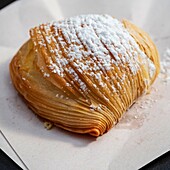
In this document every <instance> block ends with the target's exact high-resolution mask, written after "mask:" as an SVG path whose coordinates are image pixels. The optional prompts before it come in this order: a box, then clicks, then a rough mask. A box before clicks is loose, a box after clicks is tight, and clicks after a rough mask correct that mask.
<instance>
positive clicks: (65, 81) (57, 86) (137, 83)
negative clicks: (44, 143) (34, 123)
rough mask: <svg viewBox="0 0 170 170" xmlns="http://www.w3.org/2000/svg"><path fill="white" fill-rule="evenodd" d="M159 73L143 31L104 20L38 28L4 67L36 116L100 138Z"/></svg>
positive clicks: (155, 56) (154, 51)
mask: <svg viewBox="0 0 170 170" xmlns="http://www.w3.org/2000/svg"><path fill="white" fill-rule="evenodd" d="M159 70H160V63H159V55H158V51H157V49H156V47H155V45H154V43H153V42H152V40H151V39H150V37H149V36H148V34H146V33H145V32H144V31H142V30H141V29H139V28H138V27H136V26H135V25H133V24H132V23H130V22H129V21H127V20H123V21H119V20H117V19H115V18H113V17H111V16H109V15H80V16H76V17H71V18H68V19H65V20H61V21H58V22H52V23H47V24H41V25H39V26H37V27H35V28H32V29H31V30H30V39H29V40H28V41H27V42H26V43H25V44H24V45H23V46H22V47H21V48H20V50H19V51H18V52H17V54H16V55H15V56H14V57H13V59H12V61H11V63H10V75H11V79H12V82H13V84H14V86H15V88H16V90H17V91H18V92H19V93H20V94H21V96H23V98H24V99H25V102H26V103H27V105H28V106H29V108H31V109H32V110H33V111H34V112H35V113H36V114H37V115H39V116H40V117H42V118H43V119H45V120H46V121H47V122H51V123H52V124H54V125H56V126H58V127H61V128H63V129H66V130H68V131H72V132H76V133H82V134H85V133H89V134H90V135H93V136H100V135H103V134H104V133H105V132H107V131H108V130H109V129H111V128H112V127H113V126H114V125H116V124H117V123H118V122H119V120H120V119H121V117H122V115H123V114H124V113H125V112H126V110H127V109H128V108H129V107H130V106H131V105H132V104H133V103H134V102H135V101H136V100H137V99H138V97H140V96H141V95H142V94H144V93H146V92H147V90H148V89H149V87H150V86H151V84H152V83H153V82H154V80H155V78H156V77H157V75H158V73H159Z"/></svg>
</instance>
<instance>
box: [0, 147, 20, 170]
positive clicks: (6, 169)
mask: <svg viewBox="0 0 170 170" xmlns="http://www.w3.org/2000/svg"><path fill="white" fill-rule="evenodd" d="M0 170H22V169H21V168H20V167H19V166H18V165H17V164H16V163H15V162H14V161H13V160H12V159H11V158H10V157H9V156H8V155H7V154H6V153H5V152H4V151H3V150H2V149H0Z"/></svg>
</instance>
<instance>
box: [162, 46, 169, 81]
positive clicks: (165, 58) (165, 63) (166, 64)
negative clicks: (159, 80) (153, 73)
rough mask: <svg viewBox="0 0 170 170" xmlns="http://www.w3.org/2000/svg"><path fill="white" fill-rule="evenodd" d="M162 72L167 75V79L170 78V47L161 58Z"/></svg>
mask: <svg viewBox="0 0 170 170" xmlns="http://www.w3.org/2000/svg"><path fill="white" fill-rule="evenodd" d="M161 73H162V74H163V75H164V77H165V81H168V80H170V48H167V49H166V50H165V52H164V54H163V58H162V60H161Z"/></svg>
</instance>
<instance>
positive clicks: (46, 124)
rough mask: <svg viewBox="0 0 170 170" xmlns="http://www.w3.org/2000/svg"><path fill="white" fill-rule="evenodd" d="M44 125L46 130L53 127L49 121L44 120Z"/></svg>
mask: <svg viewBox="0 0 170 170" xmlns="http://www.w3.org/2000/svg"><path fill="white" fill-rule="evenodd" d="M44 127H45V128H46V129H47V130H50V129H51V128H52V127H53V123H51V122H44Z"/></svg>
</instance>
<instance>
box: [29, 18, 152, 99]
mask: <svg viewBox="0 0 170 170" xmlns="http://www.w3.org/2000/svg"><path fill="white" fill-rule="evenodd" d="M35 33H36V34H37V35H38V37H37V40H34V41H33V42H34V45H35V47H36V46H37V45H39V46H40V48H44V53H45V54H46V53H49V54H48V55H50V59H48V68H49V69H50V70H51V72H52V73H54V74H57V75H58V76H60V77H65V76H66V75H70V78H71V79H72V81H71V82H66V86H67V87H72V86H73V85H75V84H78V87H79V90H80V92H85V91H87V84H86V83H85V82H84V81H83V80H82V77H81V76H80V75H82V74H84V75H86V76H87V77H92V78H93V80H94V81H95V82H98V83H97V84H96V88H97V86H101V87H102V88H108V87H107V86H106V84H105V81H103V80H104V79H106V78H108V72H109V71H111V70H113V69H114V68H115V66H116V69H118V70H119V71H121V70H120V68H119V67H120V66H121V67H122V68H123V67H124V65H125V64H126V65H128V68H129V70H130V72H131V74H132V76H133V75H136V74H137V72H138V70H140V68H141V65H145V66H146V67H147V68H148V69H147V70H149V74H150V78H151V77H153V75H154V73H155V66H154V64H153V63H152V61H151V60H150V59H149V58H148V57H147V56H146V55H145V53H144V52H143V51H142V50H140V48H139V46H138V44H137V43H136V41H135V40H134V39H133V37H132V36H131V35H130V34H129V32H128V31H127V30H126V28H125V27H124V26H123V24H122V23H121V22H120V21H118V20H117V19H114V18H112V17H111V16H108V15H80V16H76V17H71V18H68V19H65V20H63V21H59V22H53V23H50V24H46V25H40V26H39V27H36V28H34V31H33V30H31V32H30V34H31V36H32V37H33V35H34V34H35ZM139 56H140V57H141V58H142V61H143V62H142V63H141V62H140V61H139V58H138V57H139ZM44 74H45V75H44V77H49V76H50V75H49V73H44ZM114 76H115V77H114ZM114 76H113V77H112V78H113V79H114V78H116V79H117V85H115V84H113V83H111V88H110V90H111V91H112V92H116V91H119V90H120V89H121V84H123V81H124V80H125V78H126V74H123V76H122V77H119V76H118V75H117V73H115V75H114ZM143 81H144V80H143ZM148 81H149V79H147V80H145V81H144V82H148ZM68 84H69V85H68ZM105 98H107V97H105Z"/></svg>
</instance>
